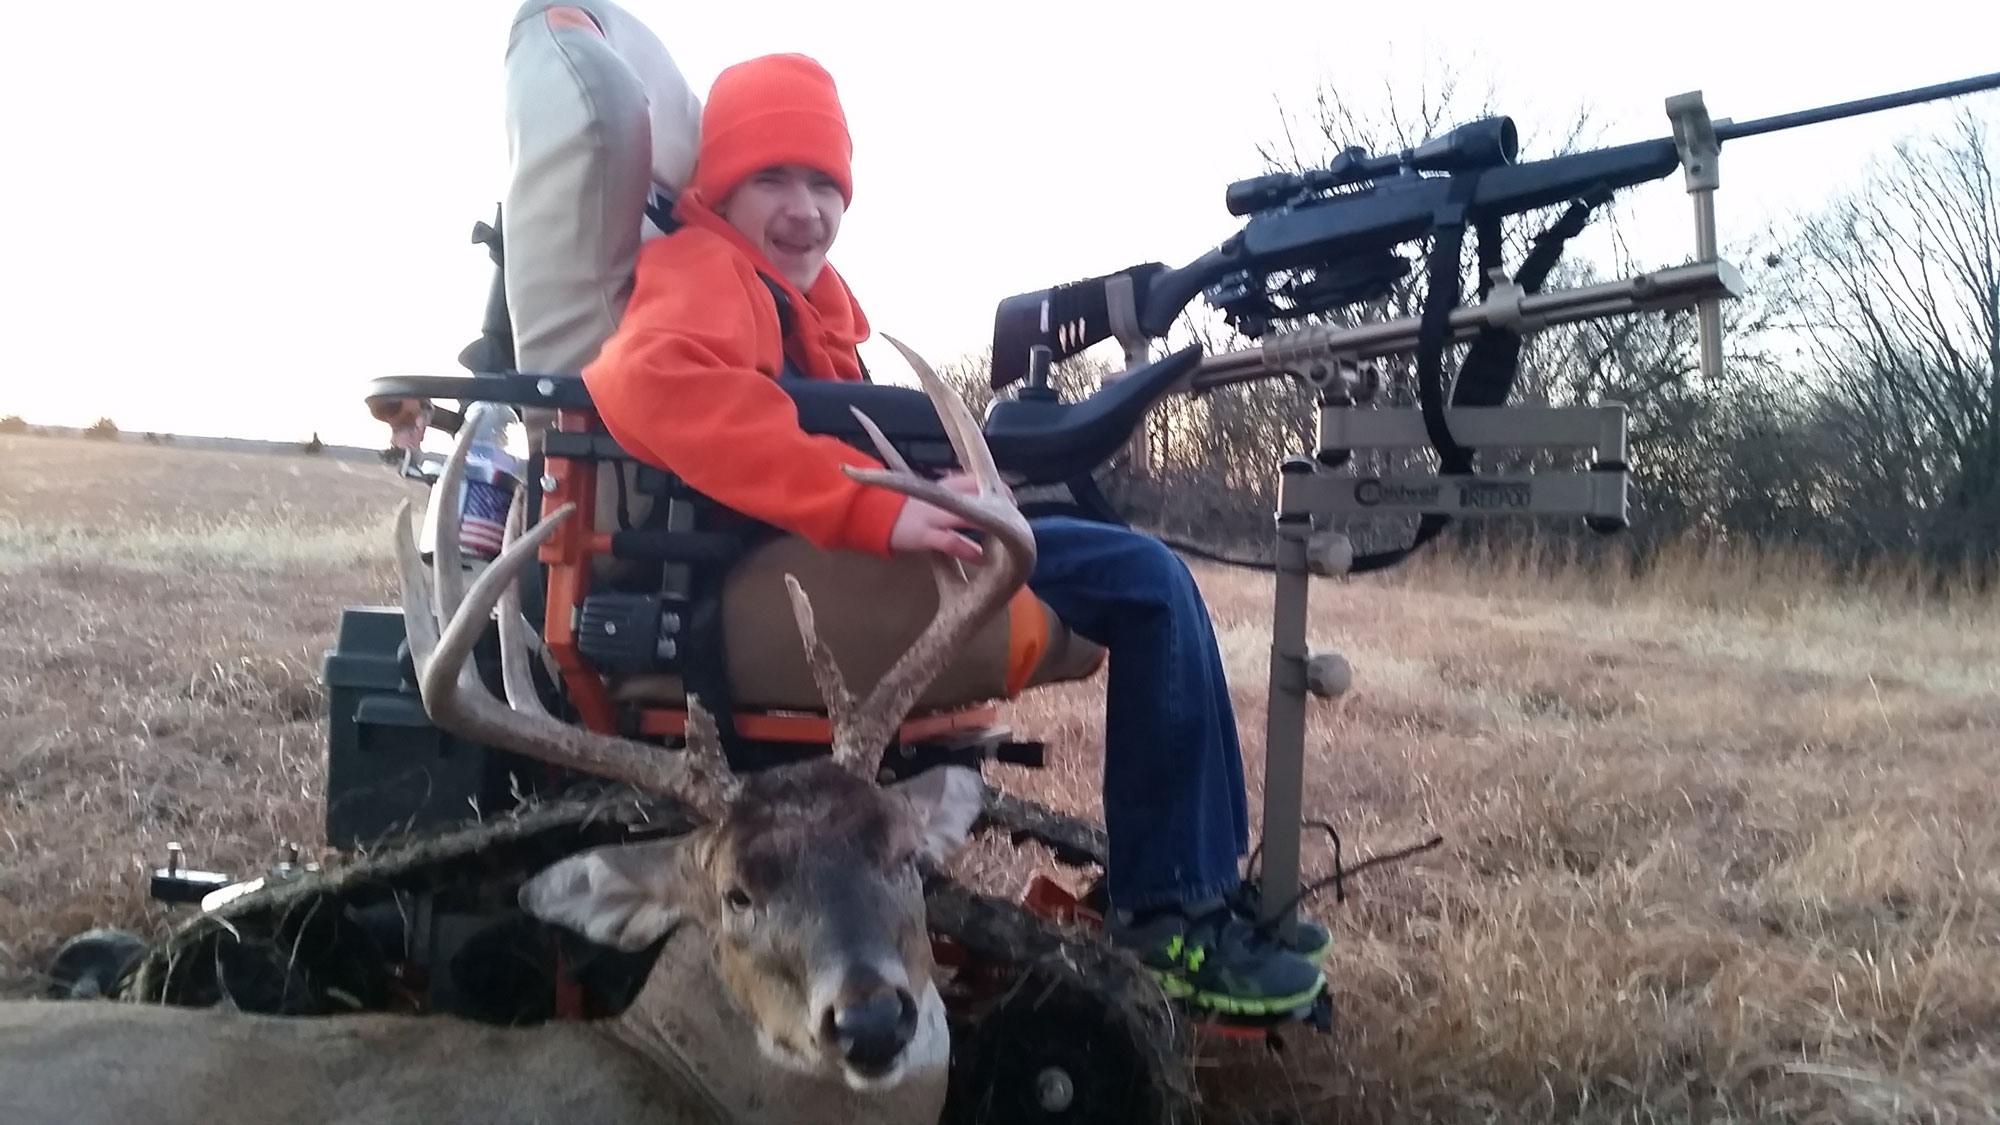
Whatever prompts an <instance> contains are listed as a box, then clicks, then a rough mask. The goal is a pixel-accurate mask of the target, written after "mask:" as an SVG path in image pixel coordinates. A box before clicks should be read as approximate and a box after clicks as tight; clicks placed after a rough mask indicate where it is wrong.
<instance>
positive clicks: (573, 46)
mask: <svg viewBox="0 0 2000 1125" xmlns="http://www.w3.org/2000/svg"><path fill="white" fill-rule="evenodd" d="M506 110H507V147H508V154H509V156H510V158H511V167H510V170H509V175H508V183H507V190H506V194H505V196H504V199H503V202H502V203H501V210H500V218H501V236H502V239H503V243H502V248H503V252H504V254H505V262H504V265H503V267H502V268H503V271H504V275H505V279H506V293H507V312H508V318H509V320H510V321H511V322H512V327H513V334H514V355H515V365H516V367H517V369H518V370H520V371H522V372H524V373H529V374H574V373H575V372H577V371H579V370H581V369H582V368H583V366H584V365H585V364H587V363H589V362H590V360H591V359H593V358H594V357H595V356H596V355H597V351H598V349H599V348H600V347H602V346H603V344H604V341H605V340H607V339H609V338H610V336H611V333H612V331H613V330H614V329H616V328H617V325H618V318H619V316H620V315H621V314H622V313H623V312H624V309H625V302H626V300H627V299H628V298H629V297H630V296H631V292H632V271H633V266H634V263H635V261H636V259H637V257H638V253H639V246H640V243H641V242H642V241H644V240H645V239H646V238H648V237H652V236H655V235H657V234H658V233H659V229H658V228H657V227H655V226H653V225H652V224H651V223H650V222H649V221H648V219H647V217H646V208H647V203H648V201H649V199H651V198H653V197H654V196H655V194H656V193H657V194H658V195H660V196H661V197H663V198H670V197H671V196H672V195H674V194H677V193H678V192H679V191H680V189H681V188H683V187H684V186H686V184H687V181H688V179H689V177H690V176H691V175H692V174H693V170H694V160H695V153H696V151H697V149H698V148H699V147H700V141H701V99H700V98H699V97H697V96H696V94H695V92H694V91H693V89H692V88H690V87H689V86H688V83H687V80H686V79H685V78H684V77H683V76H682V75H681V72H680V68H679V67H678V66H677V65H675V63H674V59H673V56H672V55H671V54H669V53H668V52H667V48H666V46H665V45H664V44H663V43H661V42H660V40H659V38H658V37H657V36H655V35H654V34H653V33H652V31H651V30H650V29H648V28H647V27H646V25H645V24H643V23H641V22H640V21H639V20H638V19H637V18H636V17H634V16H633V15H632V14H631V13H629V12H627V11H625V10H624V9H623V8H620V7H619V6H618V5H616V4H612V3H609V2H607V0H568V2H556V0H528V2H527V3H524V4H522V5H521V7H520V8H519V9H518V10H517V11H516V12H515V14H514V24H513V29H512V33H511V34H510V35H509V37H508V41H507V56H506Z"/></svg>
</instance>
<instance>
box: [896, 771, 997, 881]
mask: <svg viewBox="0 0 2000 1125" xmlns="http://www.w3.org/2000/svg"><path fill="white" fill-rule="evenodd" d="M893 788H894V792H896V793H897V794H898V795H900V796H901V797H902V798H903V800H904V801H906V802H908V803H909V807H910V812H911V813H912V814H914V815H915V817H916V819H917V831H918V839H919V841H920V842H919V843H918V845H917V850H918V851H919V852H920V853H922V854H923V856H924V857H925V858H926V859H929V860H930V861H931V862H932V863H943V862H944V861H945V860H947V859H949V858H951V855H952V853H953V852H956V851H957V850H958V849H959V848H960V847H962V846H964V844H965V837H966V834H967V833H969V832H971V831H972V825H973V822H975V821H977V820H978V819H979V814H980V813H981V812H983V811H985V809H986V782H985V781H984V780H982V779H981V778H980V776H979V772H978V771H977V770H969V769H966V768H964V767H962V766H938V767H936V768H933V769H928V770H925V771H924V772H922V773H920V774H918V775H917V776H915V777H913V778H911V779H910V780H908V781H904V782H899V783H897V784H896V785H895V786H894V787H893Z"/></svg>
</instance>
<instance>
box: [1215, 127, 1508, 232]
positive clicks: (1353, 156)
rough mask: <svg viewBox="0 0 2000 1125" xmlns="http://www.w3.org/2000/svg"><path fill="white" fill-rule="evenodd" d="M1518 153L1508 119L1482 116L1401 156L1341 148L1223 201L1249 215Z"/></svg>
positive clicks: (1503, 160) (1245, 186)
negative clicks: (1322, 163) (1377, 181)
mask: <svg viewBox="0 0 2000 1125" xmlns="http://www.w3.org/2000/svg"><path fill="white" fill-rule="evenodd" d="M1519 151H1520V138H1519V135H1518V134H1517V133H1516V132H1515V129H1514V119H1513V118H1511V117H1505V116H1502V117H1482V118H1480V119H1479V120H1477V121H1472V122H1468V123H1467V124H1464V125H1460V126H1459V127H1458V128H1456V129H1452V130H1451V131H1449V132H1447V133H1444V134H1442V135H1441V136H1438V137H1434V138H1432V139H1431V140H1428V141H1425V142H1424V143H1423V144H1420V145H1418V146H1417V147H1415V148H1406V149H1404V150H1402V151H1401V152H1397V153H1391V154H1387V155H1383V156H1369V155H1368V154H1367V153H1366V151H1365V150H1363V149H1361V148H1359V147H1354V148H1349V149H1346V150H1344V151H1343V152H1342V153H1341V154H1340V155H1339V156H1337V157H1334V159H1333V162H1332V163H1331V164H1328V165H1327V166H1326V167H1324V168H1314V169H1312V170H1310V171H1307V172H1304V173H1298V172H1274V173H1271V174H1270V175H1266V176H1255V177H1252V178H1251V179H1247V180H1238V181H1236V182H1235V183H1233V184H1230V185H1229V188H1228V190H1227V191H1225V192H1224V193H1223V201H1224V203H1225V204H1226V205H1227V206H1228V208H1229V213H1230V214H1232V215H1236V216H1238V217H1241V216H1245V215H1254V214H1256V213H1257V212H1259V211H1264V210H1268V209H1270V208H1273V207H1281V206H1284V205H1285V204H1287V203H1290V202H1293V201H1295V200H1298V199H1301V198H1303V197H1305V196H1308V195H1311V194H1313V193H1315V192H1321V191H1326V190H1328V189H1330V188H1337V187H1342V186H1345V185H1347V184H1354V183H1360V182H1361V181H1363V180H1371V179H1374V178H1375V177H1377V176H1387V175H1391V174H1403V175H1408V174H1413V173H1416V172H1463V171H1466V170H1468V169H1473V168H1493V167H1497V166H1499V165H1502V164H1512V163H1513V162H1514V157H1515V156H1516V155H1517V154H1518V153H1519Z"/></svg>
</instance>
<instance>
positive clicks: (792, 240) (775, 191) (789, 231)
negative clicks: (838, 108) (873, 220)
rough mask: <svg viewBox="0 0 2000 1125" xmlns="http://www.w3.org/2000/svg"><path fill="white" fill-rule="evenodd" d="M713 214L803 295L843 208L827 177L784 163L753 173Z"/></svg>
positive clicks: (835, 187)
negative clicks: (749, 244) (719, 216)
mask: <svg viewBox="0 0 2000 1125" xmlns="http://www.w3.org/2000/svg"><path fill="white" fill-rule="evenodd" d="M715 210H716V213H717V214H719V215H721V216H722V217H723V219H725V220H726V221H727V222H728V223H729V225H730V226H733V227H735V228H736V229H737V230H738V231H740V232H742V234H743V237H745V238H747V239H749V240H750V243H751V245H753V246H755V247H757V249H759V250H761V251H763V254H764V257H766V258H768V259H770V262H771V264H772V265H774V266H776V267H778V271H779V272H780V273H782V274H784V275H785V280H787V281H789V282H791V283H792V284H793V285H795V286H797V287H798V289H799V290H800V291H801V292H804V291H805V290H807V289H810V288H812V284H813V282H815V281H817V280H819V273H820V270H821V269H822V268H824V267H825V265H826V252H827V250H828V249H830V248H831V247H832V246H833V240H834V237H835V236H836V235H838V234H839V233H840V217H841V214H842V213H843V212H844V210H845V207H844V205H843V204H842V202H841V198H840V187H839V185H837V184H835V183H834V182H833V177H831V176H828V175H827V174H826V173H824V172H819V171H816V170H814V169H811V168H805V167H801V166H799V165H796V164H784V165H778V166H776V167H771V168H765V169H763V170H761V171H758V172H753V173H752V174H751V175H750V178H749V179H747V180H744V181H743V183H742V184H740V185H738V186H737V188H736V190H735V191H732V192H730V193H729V198H727V199H725V200H723V201H722V204H721V206H719V207H717V208H716V209H715Z"/></svg>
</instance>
